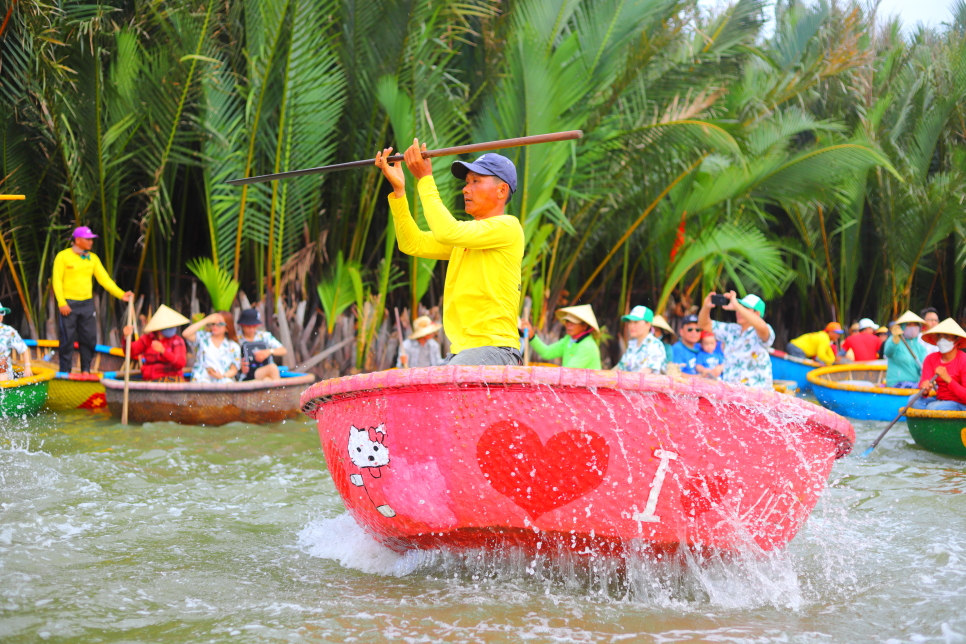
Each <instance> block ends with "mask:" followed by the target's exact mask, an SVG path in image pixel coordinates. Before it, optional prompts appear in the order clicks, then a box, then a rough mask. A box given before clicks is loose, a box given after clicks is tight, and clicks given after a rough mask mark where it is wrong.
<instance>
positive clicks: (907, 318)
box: [896, 311, 926, 326]
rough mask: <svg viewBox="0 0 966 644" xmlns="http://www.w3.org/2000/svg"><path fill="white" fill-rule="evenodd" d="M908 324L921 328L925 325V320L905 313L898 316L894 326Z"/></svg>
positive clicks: (910, 312) (910, 313)
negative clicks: (911, 323)
mask: <svg viewBox="0 0 966 644" xmlns="http://www.w3.org/2000/svg"><path fill="white" fill-rule="evenodd" d="M909 322H913V323H915V324H918V325H919V326H922V325H923V324H925V323H926V321H925V320H923V319H922V318H921V317H919V316H918V315H916V314H915V313H913V312H912V311H906V312H905V313H903V314H902V315H900V316H899V319H898V320H896V324H908V323H909Z"/></svg>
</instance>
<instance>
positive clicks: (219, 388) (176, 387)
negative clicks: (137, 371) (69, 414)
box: [101, 372, 315, 393]
mask: <svg viewBox="0 0 966 644" xmlns="http://www.w3.org/2000/svg"><path fill="white" fill-rule="evenodd" d="M115 375H116V372H112V373H107V374H104V377H103V378H102V379H101V382H102V383H103V384H104V387H106V388H107V389H124V381H123V380H118V379H116V378H115V377H114V376H115ZM313 382H315V376H314V375H312V374H310V373H304V374H299V375H293V376H289V377H287V378H282V379H281V380H248V381H245V382H231V383H219V382H142V381H138V380H132V381H131V382H130V385H129V386H130V388H131V391H168V392H178V391H183V392H206V391H207V392H219V393H220V392H227V393H234V392H243V391H260V390H264V389H281V388H283V387H292V386H305V385H310V384H312V383H313Z"/></svg>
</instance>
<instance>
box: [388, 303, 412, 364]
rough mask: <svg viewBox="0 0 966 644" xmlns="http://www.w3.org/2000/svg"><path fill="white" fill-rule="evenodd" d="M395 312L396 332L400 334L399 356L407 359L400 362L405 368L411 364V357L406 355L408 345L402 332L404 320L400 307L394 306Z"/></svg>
mask: <svg viewBox="0 0 966 644" xmlns="http://www.w3.org/2000/svg"><path fill="white" fill-rule="evenodd" d="M392 310H393V312H394V313H395V314H396V333H397V334H399V357H400V358H403V357H405V358H406V360H405V361H403V360H400V361H399V364H400V365H401V366H402V368H403V369H405V368H406V367H408V366H409V358H408V356H406V347H405V346H404V345H403V334H402V322H400V321H399V307H398V306H394V307H392Z"/></svg>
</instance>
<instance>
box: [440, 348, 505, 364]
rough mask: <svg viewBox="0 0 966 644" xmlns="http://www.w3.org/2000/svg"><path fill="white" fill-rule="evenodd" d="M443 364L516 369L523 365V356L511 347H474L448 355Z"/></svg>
mask: <svg viewBox="0 0 966 644" xmlns="http://www.w3.org/2000/svg"><path fill="white" fill-rule="evenodd" d="M443 364H445V365H477V366H491V365H496V366H500V365H508V366H511V367H518V366H520V365H522V364H523V356H522V355H521V354H520V350H519V349H514V348H513V347H476V348H475V349H466V350H465V351H460V352H459V353H455V354H454V353H451V354H449V355H448V356H446V359H445V360H443Z"/></svg>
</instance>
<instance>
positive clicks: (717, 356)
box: [694, 331, 724, 380]
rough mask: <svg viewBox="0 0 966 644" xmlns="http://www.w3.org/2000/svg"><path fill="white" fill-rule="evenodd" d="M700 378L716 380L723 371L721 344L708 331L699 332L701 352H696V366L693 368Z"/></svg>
mask: <svg viewBox="0 0 966 644" xmlns="http://www.w3.org/2000/svg"><path fill="white" fill-rule="evenodd" d="M694 368H695V369H697V371H698V375H699V376H701V377H702V378H710V379H712V380H717V379H718V378H720V377H721V372H722V371H724V352H723V351H722V350H721V343H720V342H718V340H717V339H716V338H715V337H714V333H711V332H710V331H702V332H701V351H700V352H698V358H697V364H696V365H695V366H694Z"/></svg>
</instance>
